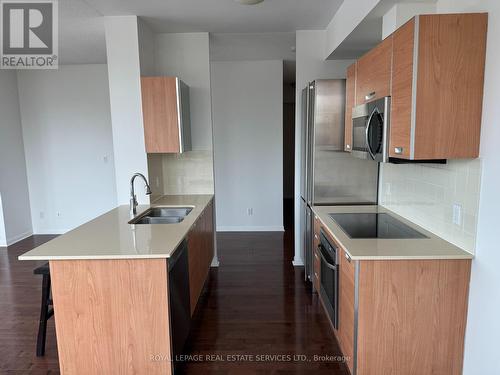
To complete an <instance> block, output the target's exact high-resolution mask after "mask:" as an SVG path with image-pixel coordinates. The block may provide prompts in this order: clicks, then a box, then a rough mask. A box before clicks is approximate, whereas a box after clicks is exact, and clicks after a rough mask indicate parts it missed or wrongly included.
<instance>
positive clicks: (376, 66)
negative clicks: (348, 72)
mask: <svg viewBox="0 0 500 375" xmlns="http://www.w3.org/2000/svg"><path fill="white" fill-rule="evenodd" d="M391 63H392V36H389V37H387V38H386V39H384V40H383V41H382V43H380V44H379V45H378V46H377V47H375V48H373V49H372V50H371V51H370V52H368V53H366V54H365V55H364V56H363V57H361V58H360V59H359V60H358V61H357V66H356V105H360V104H363V103H366V102H369V101H372V100H374V99H378V98H383V97H384V96H389V95H391Z"/></svg>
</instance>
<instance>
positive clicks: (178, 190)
mask: <svg viewBox="0 0 500 375" xmlns="http://www.w3.org/2000/svg"><path fill="white" fill-rule="evenodd" d="M148 167H149V178H150V181H151V187H152V189H153V197H152V199H154V198H155V196H157V195H164V194H167V195H168V194H170V195H178V194H213V193H214V177H213V157H212V151H189V152H185V153H183V154H149V155H148ZM157 178H158V179H160V180H161V183H160V186H159V187H158V188H157V187H156V186H155V184H154V181H156V179H157Z"/></svg>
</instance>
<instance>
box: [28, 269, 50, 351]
mask: <svg viewBox="0 0 500 375" xmlns="http://www.w3.org/2000/svg"><path fill="white" fill-rule="evenodd" d="M33 273H34V274H35V275H42V276H43V278H42V306H41V309H40V323H39V325H38V338H37V340H36V355H37V357H42V356H44V355H45V337H46V336H47V320H49V319H50V317H51V316H52V315H54V308H53V307H52V308H50V306H53V305H52V299H51V298H50V297H51V295H50V268H49V264H48V263H45V264H44V265H43V266H40V267H38V268H35V270H34V271H33Z"/></svg>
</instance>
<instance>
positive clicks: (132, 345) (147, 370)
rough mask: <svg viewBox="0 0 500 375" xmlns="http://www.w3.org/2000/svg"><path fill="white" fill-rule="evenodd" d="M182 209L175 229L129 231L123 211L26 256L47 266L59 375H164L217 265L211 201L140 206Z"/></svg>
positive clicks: (172, 199) (174, 199)
mask: <svg viewBox="0 0 500 375" xmlns="http://www.w3.org/2000/svg"><path fill="white" fill-rule="evenodd" d="M157 206H169V207H188V208H190V209H191V211H190V212H189V214H188V215H187V216H186V217H185V218H184V219H183V220H182V221H181V222H179V223H175V224H129V221H130V220H131V219H133V217H131V215H130V211H129V207H128V206H119V207H117V208H115V209H113V210H111V211H109V212H107V213H105V214H104V215H102V216H99V217H97V218H96V219H94V220H92V221H90V222H88V223H86V224H84V225H82V226H80V227H78V228H76V229H74V230H72V231H70V232H68V233H66V234H64V235H62V236H60V237H57V238H56V239H54V240H52V241H50V242H48V243H46V244H44V245H42V246H40V247H38V248H36V249H33V250H31V251H29V252H27V253H25V254H23V255H21V256H20V257H19V259H20V260H48V261H49V265H50V274H51V280H52V298H53V305H54V311H55V314H54V316H55V323H56V334H57V346H58V354H59V365H60V370H61V373H62V374H112V373H136V374H170V373H172V371H173V364H174V362H173V360H174V359H175V356H177V355H179V354H181V350H182V344H183V343H184V341H185V338H186V337H187V334H188V333H189V323H190V318H191V315H192V314H193V312H194V310H195V307H196V303H197V301H198V298H199V296H200V294H201V291H202V288H203V285H204V283H205V281H206V279H207V277H208V271H209V268H210V265H211V262H212V259H213V256H214V232H215V231H214V220H213V214H214V211H213V196H212V195H179V196H165V197H162V198H160V199H158V200H157V201H155V202H154V204H151V205H141V206H139V207H138V210H137V212H138V215H136V216H140V215H141V213H142V212H144V211H146V210H147V209H149V208H150V207H157Z"/></svg>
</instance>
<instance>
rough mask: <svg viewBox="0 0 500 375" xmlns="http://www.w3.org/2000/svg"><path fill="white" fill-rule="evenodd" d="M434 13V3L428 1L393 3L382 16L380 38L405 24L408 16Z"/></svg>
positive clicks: (385, 36)
mask: <svg viewBox="0 0 500 375" xmlns="http://www.w3.org/2000/svg"><path fill="white" fill-rule="evenodd" d="M432 13H436V3H433V2H432V3H428V2H420V3H417V2H409V3H399V4H395V5H394V6H393V7H392V8H391V9H389V10H388V11H387V13H386V14H385V15H384V16H383V22H382V39H385V38H387V37H388V36H389V35H390V34H392V33H393V32H394V31H395V30H396V29H397V28H398V27H400V26H402V25H403V24H405V23H406V22H407V21H408V20H409V19H410V18H412V17H414V16H415V15H417V14H432Z"/></svg>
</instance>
